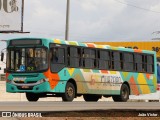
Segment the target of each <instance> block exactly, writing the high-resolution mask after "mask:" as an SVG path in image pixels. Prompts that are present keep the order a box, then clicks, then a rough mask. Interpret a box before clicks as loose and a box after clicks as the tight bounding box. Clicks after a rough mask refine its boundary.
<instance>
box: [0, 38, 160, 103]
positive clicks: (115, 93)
mask: <svg viewBox="0 0 160 120" xmlns="http://www.w3.org/2000/svg"><path fill="white" fill-rule="evenodd" d="M6 59H7V60H6V91H7V92H10V93H25V94H26V98H27V100H28V101H38V99H39V98H41V97H61V98H62V100H63V101H73V100H74V98H76V97H78V96H82V95H83V98H84V100H85V101H98V100H99V99H101V98H102V96H104V97H110V96H111V97H112V98H113V100H114V101H115V102H126V101H127V100H128V99H129V95H139V94H149V93H154V92H156V89H157V70H156V69H157V64H156V52H154V51H147V50H139V49H138V50H137V49H129V48H124V47H113V46H109V45H95V44H93V43H80V42H76V41H65V40H60V39H48V38H18V39H11V40H7V58H6ZM2 60H3V58H2Z"/></svg>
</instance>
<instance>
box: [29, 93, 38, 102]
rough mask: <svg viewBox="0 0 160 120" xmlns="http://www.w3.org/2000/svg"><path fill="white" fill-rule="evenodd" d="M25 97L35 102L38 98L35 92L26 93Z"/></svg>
mask: <svg viewBox="0 0 160 120" xmlns="http://www.w3.org/2000/svg"><path fill="white" fill-rule="evenodd" d="M26 98H27V100H28V101H30V102H36V101H38V99H39V95H38V94H36V93H26Z"/></svg>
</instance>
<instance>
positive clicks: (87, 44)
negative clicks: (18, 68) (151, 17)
mask: <svg viewBox="0 0 160 120" xmlns="http://www.w3.org/2000/svg"><path fill="white" fill-rule="evenodd" d="M37 39H41V40H43V41H47V42H48V43H57V44H64V45H73V46H82V47H90V48H103V49H111V50H121V51H129V52H139V53H150V54H155V53H156V52H154V51H149V50H141V49H131V48H125V47H122V46H119V47H116V46H111V45H105V44H103V45H101V44H95V43H86V42H85V43H83V42H77V41H66V40H61V39H50V38H16V39H10V40H37ZM10 40H7V42H9V41H10ZM99 43H101V42H99ZM102 43H103V42H102ZM104 43H105V42H104ZM106 43H107V42H106Z"/></svg>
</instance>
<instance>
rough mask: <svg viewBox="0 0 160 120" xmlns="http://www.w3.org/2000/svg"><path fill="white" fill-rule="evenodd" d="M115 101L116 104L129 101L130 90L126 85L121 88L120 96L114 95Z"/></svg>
mask: <svg viewBox="0 0 160 120" xmlns="http://www.w3.org/2000/svg"><path fill="white" fill-rule="evenodd" d="M112 98H113V100H114V101H115V102H127V100H128V99H129V88H128V86H127V85H126V84H123V85H122V87H121V91H120V95H113V96H112Z"/></svg>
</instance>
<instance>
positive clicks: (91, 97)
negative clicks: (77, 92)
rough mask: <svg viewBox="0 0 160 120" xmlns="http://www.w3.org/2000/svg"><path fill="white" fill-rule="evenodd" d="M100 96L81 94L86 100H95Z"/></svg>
mask: <svg viewBox="0 0 160 120" xmlns="http://www.w3.org/2000/svg"><path fill="white" fill-rule="evenodd" d="M100 97H101V96H99V95H87V94H86V95H83V98H84V100H85V101H86V102H97V101H98V100H99V98H100Z"/></svg>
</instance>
